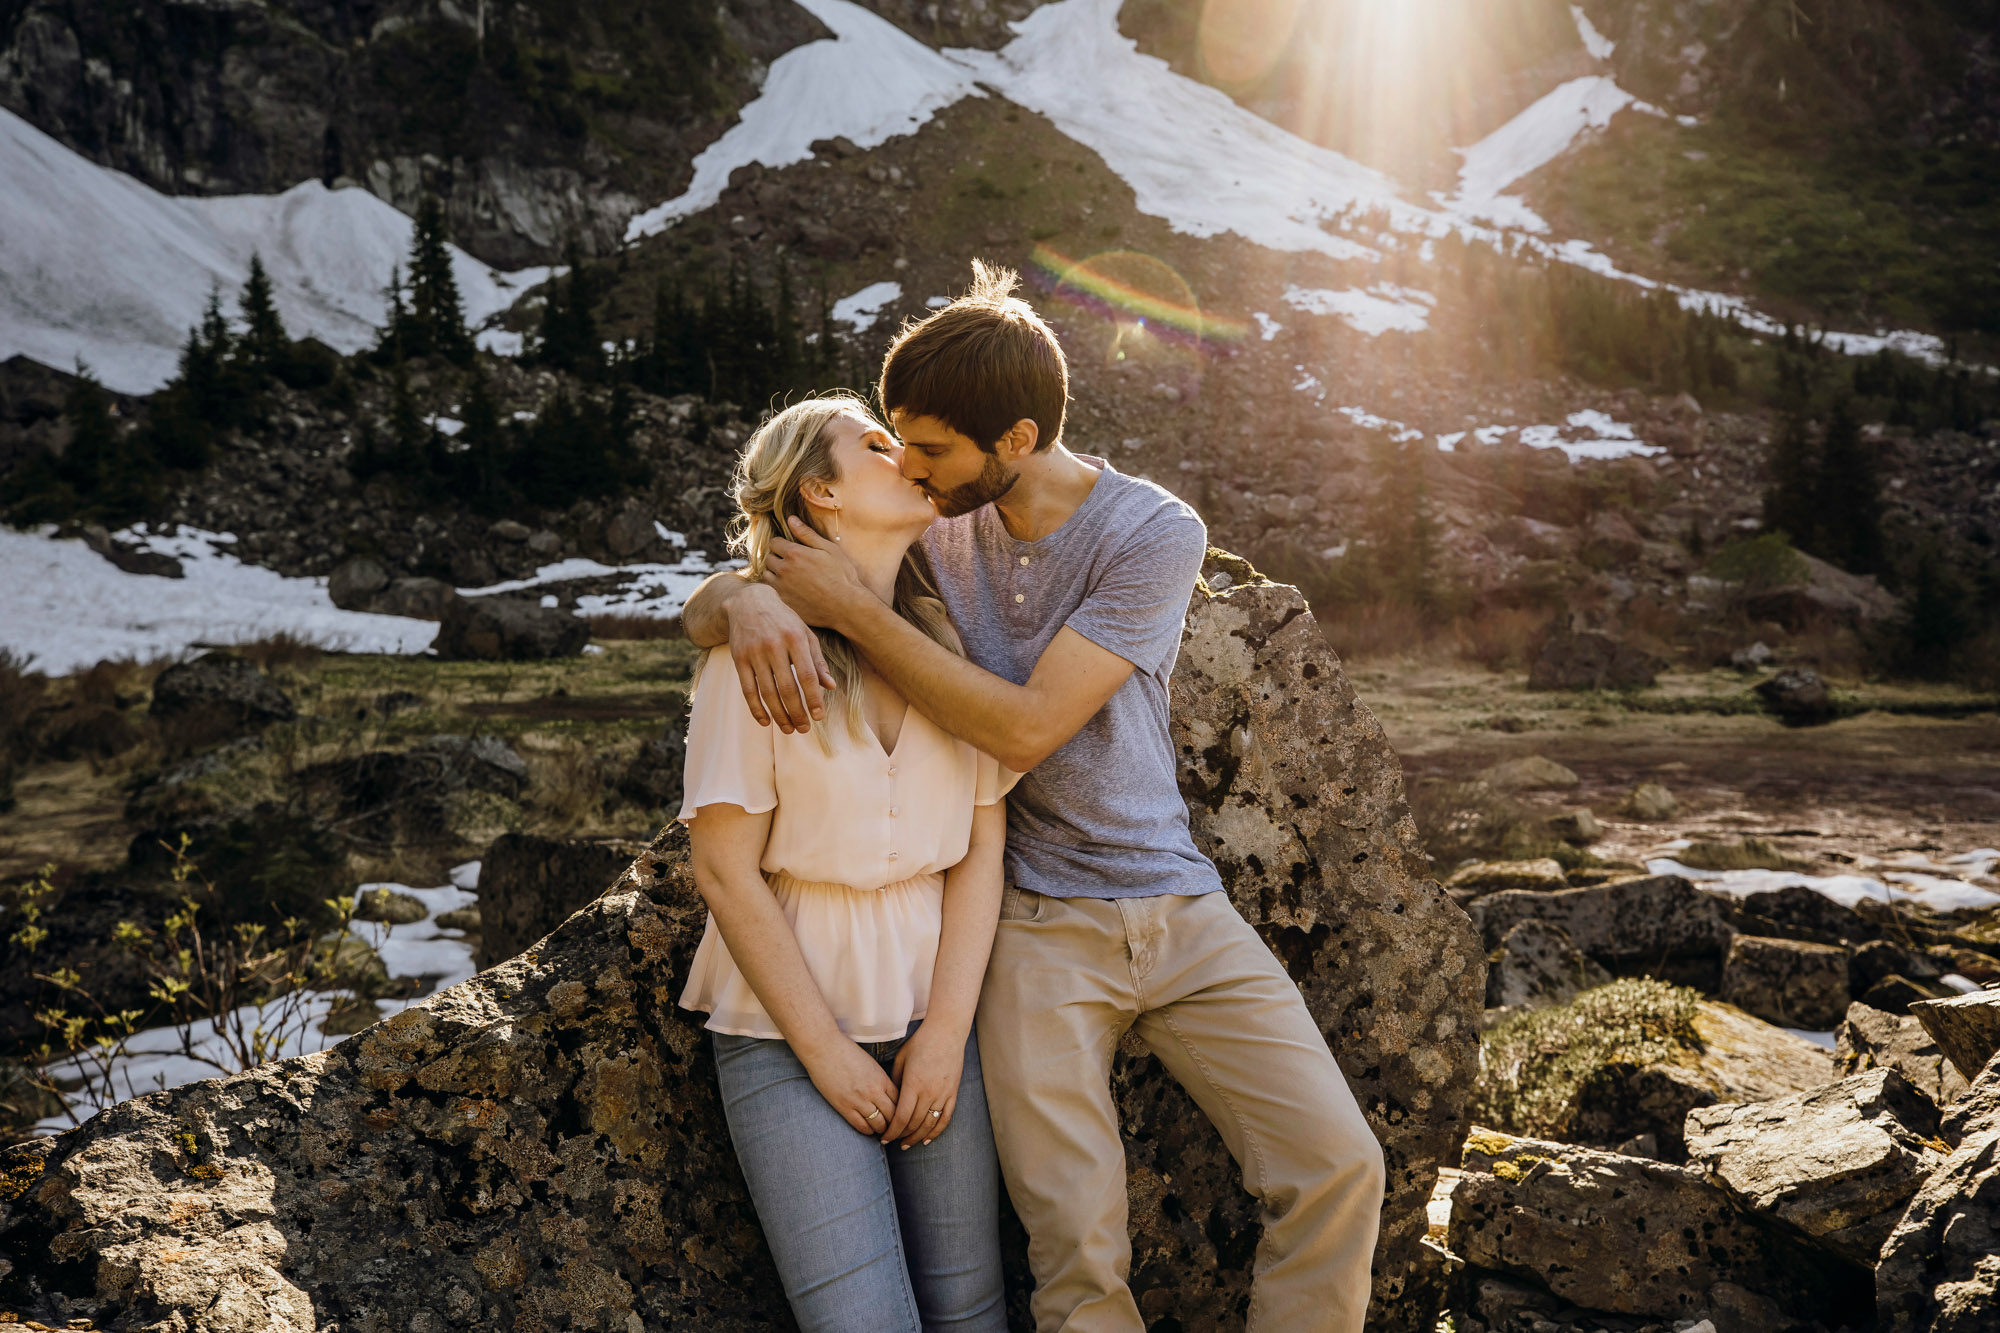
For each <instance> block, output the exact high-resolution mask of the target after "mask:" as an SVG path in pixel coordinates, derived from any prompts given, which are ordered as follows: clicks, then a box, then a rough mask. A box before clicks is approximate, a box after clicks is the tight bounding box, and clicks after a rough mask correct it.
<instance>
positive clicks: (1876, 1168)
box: [1686, 1069, 1942, 1268]
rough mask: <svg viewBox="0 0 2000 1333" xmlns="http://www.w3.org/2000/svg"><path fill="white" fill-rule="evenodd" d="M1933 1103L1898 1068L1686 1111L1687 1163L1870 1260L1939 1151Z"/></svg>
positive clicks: (1754, 1206)
mask: <svg viewBox="0 0 2000 1333" xmlns="http://www.w3.org/2000/svg"><path fill="white" fill-rule="evenodd" d="M1936 1134H1937V1107H1936V1106H1935V1105H1934V1104H1933V1103H1932V1102H1931V1101H1930V1100H1929V1099H1928V1098H1926V1097H1925V1096H1923V1095H1922V1094H1921V1093H1919V1092H1918V1091H1917V1090H1916V1089H1915V1088H1913V1087H1911V1086H1910V1084H1909V1083H1908V1082H1907V1081H1906V1080H1905V1079H1904V1078H1903V1076H1902V1075H1901V1074H1898V1073H1896V1072H1895V1071H1894V1070H1892V1069H1873V1070H1870V1071H1868V1072H1867V1073H1865V1074H1855V1075H1853V1076H1852V1077H1849V1078H1845V1079H1842V1080H1841V1081H1840V1082H1838V1083H1835V1084H1831V1085H1829V1086H1827V1087H1824V1088H1818V1089H1815V1090H1814V1091H1812V1092H1807V1093H1800V1094H1797V1095H1795V1096H1791V1097H1781V1098H1778V1099H1777V1100H1775V1101H1769V1102H1757V1103H1754V1104H1751V1105H1733V1106H1711V1107H1706V1108H1700V1109H1696V1110H1693V1111H1690V1112H1688V1118H1687V1130H1686V1140H1687V1151H1688V1160H1689V1162H1690V1163H1691V1164H1693V1165H1696V1166H1699V1167H1701V1168H1702V1169H1703V1170H1705V1171H1707V1172H1708V1173H1709V1175H1710V1176H1712V1177H1713V1178H1714V1179H1716V1180H1717V1181H1719V1182H1720V1183H1721V1184H1722V1186H1723V1187H1724V1188H1725V1189H1727V1190H1728V1191H1729V1192H1730V1193H1731V1194H1732V1195H1734V1196H1735V1198H1736V1199H1737V1200H1738V1201H1739V1202H1740V1203H1742V1204H1743V1206H1744V1207H1745V1208H1748V1209H1749V1210H1750V1211H1751V1212H1753V1213H1756V1214H1759V1215H1761V1216H1766V1217H1770V1218H1773V1219H1775V1220H1777V1221H1780V1222H1783V1223H1785V1224H1786V1225H1788V1226H1792V1227H1794V1228H1796V1229H1797V1230H1798V1231H1799V1232H1800V1233H1802V1234H1803V1235H1806V1236H1809V1237H1811V1238H1812V1239H1813V1240H1814V1241H1815V1242H1816V1243H1818V1244H1819V1245H1822V1246H1824V1247H1825V1248H1827V1249H1829V1250H1831V1251H1832V1252H1833V1253H1835V1254H1837V1255H1840V1256H1841V1257H1843V1258H1845V1259H1848V1260H1851V1261H1852V1262H1854V1263H1856V1264H1859V1265H1862V1266H1863V1267H1868V1268H1872V1267H1874V1265H1875V1260H1876V1257H1877V1256H1878V1255H1880V1254H1881V1252H1882V1242H1884V1241H1885V1240H1887V1239H1888V1238H1889V1233H1890V1231H1891V1230H1892V1229H1893V1228H1894V1227H1895V1225H1896V1221H1897V1219H1898V1218H1900V1217H1901V1216H1902V1215H1903V1207H1904V1205H1905V1204H1907V1203H1908V1202H1909V1201H1910V1196H1911V1195H1912V1194H1915V1193H1916V1192H1917V1187H1918V1186H1919V1185H1921V1184H1922V1183H1923V1181H1924V1178H1925V1177H1926V1176H1928V1175H1929V1174H1930V1173H1931V1171H1932V1169H1933V1168H1935V1167H1936V1166H1937V1164H1938V1162H1939V1161H1940V1160H1941V1158H1942V1154H1941V1153H1939V1152H1938V1150H1937V1148H1936V1147H1935V1146H1933V1145H1934V1141H1935V1136H1936Z"/></svg>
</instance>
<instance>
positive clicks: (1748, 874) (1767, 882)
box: [1646, 857, 2000, 912]
mask: <svg viewBox="0 0 2000 1333" xmlns="http://www.w3.org/2000/svg"><path fill="white" fill-rule="evenodd" d="M1646 869H1647V871H1648V872H1650V873H1652V874H1655V875H1680V876H1683V877H1685V878H1687V879H1691V880H1694V881H1695V882H1696V883H1698V884H1700V885H1701V886H1702V887H1703V888H1705V889H1713V890H1716V891H1717V892H1720V893H1726V894H1729V895H1730V896H1731V897H1733V898H1747V897H1749V896H1750V895H1751V894H1753V893H1762V892H1764V891H1766V890H1768V889H1782V888H1784V887H1785V886H1786V885H1788V884H1801V885H1804V886H1805V887H1806V888H1809V889H1811V890H1812V891H1813V892H1815V893H1818V894H1822V895H1824V896H1825V897H1827V898H1830V899H1832V900H1833V901H1834V902H1837V903H1839V904H1840V905H1841V906H1842V907H1849V908H1851V907H1853V906H1854V905H1855V904H1856V903H1858V902H1860V901H1861V900H1862V899H1864V898H1870V899H1873V900H1874V901H1876V902H1883V903H1911V904H1914V905H1916V906H1919V907H1927V908H1929V909H1930V910H1931V911H1933V912H1952V911H1959V910H1963V909H1968V908H1970V909H1982V908H1988V907H1995V906H2000V893H1995V892H1993V891H1992V890H1990V889H1982V888H1980V887H1978V886H1977V885H1974V884H1967V883H1965V882H1964V881H1963V880H1956V879H1944V878H1940V877H1938V876H1935V875H1921V874H1913V873H1909V872H1902V873H1895V872H1891V873H1888V874H1884V875H1883V876H1882V877H1881V878H1880V879H1877V878H1876V877H1875V876H1873V875H1802V874H1799V873H1797V872H1795V871H1788V870H1696V869H1694V868H1693V867H1692V866H1685V865H1682V864H1681V863H1680V862H1679V861H1676V860H1674V859H1673V858H1671V857H1656V858H1654V859H1652V860H1649V861H1647V862H1646Z"/></svg>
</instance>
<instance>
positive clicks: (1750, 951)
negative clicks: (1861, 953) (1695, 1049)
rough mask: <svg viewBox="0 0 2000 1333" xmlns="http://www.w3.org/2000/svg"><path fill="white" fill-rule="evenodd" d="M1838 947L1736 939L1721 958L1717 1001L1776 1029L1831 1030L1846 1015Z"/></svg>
mask: <svg viewBox="0 0 2000 1333" xmlns="http://www.w3.org/2000/svg"><path fill="white" fill-rule="evenodd" d="M1847 957H1848V951H1847V949H1846V948H1845V947H1844V946H1841V945H1829V944H1812V943H1809V942H1807V941H1805V940H1783V939H1770V938H1768V937H1765V936H1761V935H1738V936H1737V937H1736V938H1735V939H1733V940H1731V941H1730V942H1729V953H1728V955H1727V956H1726V957H1725V958H1724V959H1723V960H1722V991H1721V994H1722V998H1723V999H1725V1000H1727V1001H1728V1002H1729V1003H1731V1004H1733V1005H1735V1006H1736V1007H1737V1008H1739V1009H1742V1010H1743V1011H1744V1012H1746V1013H1750V1014H1755V1015H1756V1016H1757V1017H1759V1018H1761V1019H1764V1020H1765V1021H1766V1022H1770V1023H1776V1024H1778V1025H1779V1026H1780V1027H1792V1028H1810V1029H1812V1030H1814V1031H1826V1030H1830V1029H1831V1028H1832V1027H1833V1026H1834V1024H1836V1023H1838V1022H1840V1020H1841V1019H1842V1018H1843V1017H1845V1016H1846V1014H1847Z"/></svg>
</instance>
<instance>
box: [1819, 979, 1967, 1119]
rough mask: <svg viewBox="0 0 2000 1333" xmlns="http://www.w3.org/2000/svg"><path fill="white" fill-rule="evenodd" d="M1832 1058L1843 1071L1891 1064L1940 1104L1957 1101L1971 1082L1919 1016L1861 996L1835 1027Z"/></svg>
mask: <svg viewBox="0 0 2000 1333" xmlns="http://www.w3.org/2000/svg"><path fill="white" fill-rule="evenodd" d="M1834 1063H1835V1064H1836V1065H1838V1066H1839V1068H1840V1071H1841V1072H1842V1073H1843V1074H1855V1073H1859V1072H1861V1071H1862V1070H1864V1069H1876V1068H1882V1069H1893V1070H1895V1071H1896V1072H1897V1073H1899V1074H1901V1075H1902V1076H1903V1077H1904V1078H1906V1079H1908V1080H1909V1081H1910V1084H1911V1086H1913V1087H1915V1088H1916V1089H1917V1090H1918V1091H1919V1092H1921V1093H1923V1094H1924V1095H1925V1096H1926V1097H1929V1098H1930V1099H1931V1100H1932V1101H1933V1102H1935V1103H1936V1104H1937V1105H1939V1106H1946V1105H1949V1104H1950V1103H1952V1102H1954V1101H1957V1100H1958V1098H1959V1097H1960V1096H1962V1095H1963V1094H1964V1092H1965V1090H1966V1088H1967V1087H1968V1086H1969V1084H1968V1083H1967V1081H1966V1078H1965V1075H1963V1074H1961V1073H1959V1072H1958V1069H1957V1067H1956V1066H1954V1065H1953V1064H1952V1063H1951V1061H1949V1060H1947V1059H1945V1057H1944V1052H1943V1051H1940V1050H1939V1049H1938V1044H1937V1041H1936V1039H1935V1038H1933V1037H1932V1036H1931V1034H1930V1033H1928V1032H1926V1031H1924V1025H1923V1023H1922V1022H1921V1021H1920V1020H1918V1019H1916V1018H1913V1017H1911V1016H1910V1015H1908V1014H1892V1013H1889V1012H1888V1011H1887V1010H1883V1009H1876V1008H1873V1007H1872V1006H1870V1005H1868V1004H1865V1003H1863V1002H1862V1001H1860V1000H1856V1001H1855V1002H1854V1003H1853V1004H1850V1005H1848V1006H1847V1016H1846V1018H1844V1019H1843V1020H1841V1024H1840V1026H1839V1027H1838V1028H1836V1029H1835V1030H1834Z"/></svg>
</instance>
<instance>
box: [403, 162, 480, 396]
mask: <svg viewBox="0 0 2000 1333" xmlns="http://www.w3.org/2000/svg"><path fill="white" fill-rule="evenodd" d="M449 241H450V238H449V235H448V234H447V232H446V229H445V218H444V204H443V202H442V201H441V200H439V199H438V197H437V196H436V195H434V194H427V195H425V196H424V198H423V202H422V203H421V204H419V205H418V206H417V219H416V230H415V235H414V238H413V239H412V241H411V243H410V323H409V344H410V345H409V346H408V347H406V348H405V354H406V355H409V356H430V355H437V356H443V357H447V358H449V359H450V360H452V361H454V362H456V363H457V364H459V365H467V364H469V363H470V362H471V360H472V338H471V335H469V334H468V333H467V332H466V330H465V309H464V306H463V305H462V303H461V302H460V301H459V297H458V279H457V278H456V277H455V276H454V275H453V274H452V271H451V247H450V244H449Z"/></svg>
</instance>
